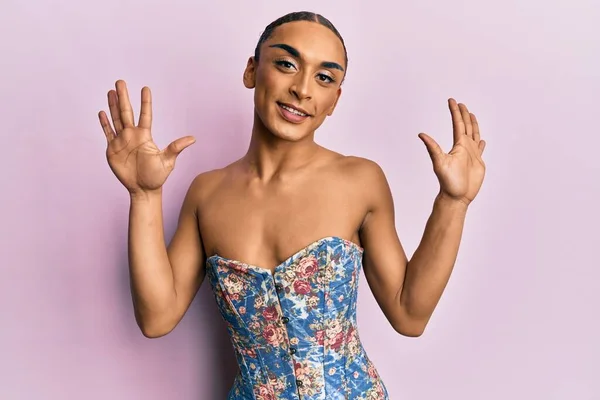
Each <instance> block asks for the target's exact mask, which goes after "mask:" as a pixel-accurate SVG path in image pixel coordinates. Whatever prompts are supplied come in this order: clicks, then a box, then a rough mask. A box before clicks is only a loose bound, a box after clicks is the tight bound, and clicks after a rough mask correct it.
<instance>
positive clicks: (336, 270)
mask: <svg viewBox="0 0 600 400" xmlns="http://www.w3.org/2000/svg"><path fill="white" fill-rule="evenodd" d="M362 254H363V249H362V248H360V247H359V246H358V245H356V244H355V243H353V242H350V241H347V240H344V239H342V238H339V237H326V238H323V239H320V240H317V241H315V242H313V243H311V244H309V245H308V246H307V247H305V248H304V249H302V250H300V251H298V252H297V253H296V254H294V255H292V256H291V257H290V258H288V259H287V260H285V261H284V262H283V263H281V264H280V265H278V266H277V267H275V272H274V273H271V271H270V270H267V269H264V268H260V267H257V266H253V265H249V264H245V263H242V262H240V261H236V260H230V259H226V258H223V257H221V256H219V255H213V256H211V257H209V258H208V259H207V261H206V263H207V268H206V274H207V277H208V279H209V280H210V284H211V287H212V290H213V293H214V295H215V299H216V301H217V305H218V307H219V310H220V312H221V315H222V316H223V318H224V320H225V322H226V323H227V329H228V331H229V334H230V336H231V342H232V344H233V347H234V350H235V354H236V358H237V361H238V365H239V373H238V374H237V376H236V378H235V380H234V383H233V387H232V388H231V390H230V392H229V396H228V400H246V399H257V400H274V399H286V400H287V399H290V400H313V399H323V400H325V399H326V400H334V399H352V400H361V399H364V400H367V399H368V400H380V399H388V393H387V390H386V388H385V386H384V384H383V382H382V381H381V379H380V377H379V374H378V373H377V370H376V369H375V367H374V366H373V364H372V363H371V361H370V360H369V358H368V357H367V354H366V352H365V350H364V349H363V347H362V344H361V342H360V339H359V336H358V332H357V325H356V299H357V289H358V277H359V272H360V269H361V266H362Z"/></svg>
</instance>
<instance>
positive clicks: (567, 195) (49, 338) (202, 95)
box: [0, 0, 600, 400]
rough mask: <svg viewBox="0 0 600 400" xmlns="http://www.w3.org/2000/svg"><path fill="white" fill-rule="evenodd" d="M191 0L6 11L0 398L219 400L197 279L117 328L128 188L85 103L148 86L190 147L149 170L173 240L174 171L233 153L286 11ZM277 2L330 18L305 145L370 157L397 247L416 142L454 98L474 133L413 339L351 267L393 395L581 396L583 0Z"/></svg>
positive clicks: (446, 128) (595, 350)
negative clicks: (445, 243) (332, 100)
mask: <svg viewBox="0 0 600 400" xmlns="http://www.w3.org/2000/svg"><path fill="white" fill-rule="evenodd" d="M207 3H208V2H198V1H183V0H178V1H173V2H170V3H167V2H164V1H163V2H159V1H142V0H106V1H103V2H90V1H86V2H79V1H75V0H63V1H29V2H26V1H17V0H4V1H3V2H2V10H1V11H0V33H1V35H0V50H1V52H0V54H1V55H0V73H1V77H0V94H1V95H0V115H1V119H0V121H1V125H0V132H1V133H2V145H3V148H4V151H3V152H2V158H1V160H2V161H1V162H2V174H1V175H0V191H1V194H2V195H1V197H0V202H1V204H0V205H1V207H0V213H1V214H0V221H1V223H2V229H1V231H0V232H1V235H2V237H1V238H0V239H1V240H0V254H1V258H0V260H1V273H2V275H1V279H0V315H1V318H2V319H1V324H2V325H1V328H0V399H3V400H4V399H6V400H20V399H27V400H45V399H49V400H54V399H56V400H65V399H77V400H79V399H86V400H100V399H103V400H104V399H111V400H121V399H123V400H132V399H146V400H154V399H156V400H158V399H182V400H186V399H190V400H192V399H207V400H212V399H215V400H218V399H223V398H224V397H225V394H226V392H227V390H228V389H229V386H230V384H231V382H232V378H233V374H234V373H235V369H236V366H235V364H234V358H233V352H232V350H231V347H230V343H229V339H228V337H227V336H226V331H225V328H224V324H223V323H222V321H221V319H220V316H219V315H218V313H217V309H216V306H215V303H214V299H213V298H212V295H211V293H210V291H209V286H208V284H206V282H205V285H203V287H202V289H201V290H200V293H199V294H198V296H197V297H196V300H195V301H194V304H193V306H192V308H191V309H190V311H189V312H188V313H187V315H186V316H185V318H184V320H183V321H182V322H181V324H180V325H179V326H178V327H177V328H176V330H175V331H174V332H172V333H171V334H170V335H168V336H166V337H164V338H162V339H158V340H149V339H146V338H144V337H143V336H142V335H141V333H140V332H139V330H138V328H137V327H136V324H135V321H134V317H133V312H132V306H131V300H130V294H129V286H128V278H127V263H126V233H127V213H128V197H127V193H126V191H125V190H124V189H123V188H122V187H121V186H120V184H119V183H118V181H117V180H116V178H115V177H114V176H113V175H112V173H111V172H110V170H109V168H108V165H107V163H106V159H105V154H104V151H105V139H104V136H103V134H102V131H101V129H100V126H99V124H98V121H97V117H96V114H97V111H98V110H100V109H105V108H106V91H108V90H109V89H110V88H111V87H113V84H114V82H115V80H117V79H125V80H126V81H127V82H128V84H129V86H130V88H131V92H132V97H133V100H134V106H135V108H136V113H137V112H138V111H139V108H138V106H139V90H140V89H141V87H142V86H143V85H148V86H150V87H151V88H152V90H153V94H154V104H155V126H154V135H155V139H156V141H157V143H158V144H159V146H161V147H162V146H164V145H166V144H167V143H168V142H169V141H171V140H172V139H174V138H176V137H179V136H183V135H187V134H193V135H196V137H197V138H198V142H197V143H196V144H195V145H194V146H193V147H191V148H190V149H188V150H186V152H185V153H183V154H182V156H181V157H180V159H179V161H178V164H177V167H176V169H175V172H174V173H173V175H172V176H171V178H170V179H169V181H168V183H167V185H166V190H165V209H164V213H165V220H166V227H165V228H166V232H167V236H168V238H170V237H171V235H172V234H173V230H174V228H175V222H176V217H177V213H178V211H179V207H180V204H181V201H182V198H183V194H184V192H185V190H186V189H187V186H188V184H189V182H190V181H191V179H192V178H193V177H194V176H195V175H196V174H197V173H199V172H201V171H205V170H207V169H211V168H215V167H218V166H222V165H224V164H226V163H228V162H230V161H233V160H234V159H236V158H238V157H239V156H241V155H242V154H243V152H244V151H245V149H246V146H247V145H248V139H249V132H250V127H251V120H252V92H251V91H248V90H246V89H244V88H243V86H242V81H241V77H242V71H243V68H244V66H245V63H246V60H247V57H248V56H250V55H251V54H252V51H253V49H254V46H255V43H256V41H257V40H258V37H259V35H260V33H261V31H262V30H263V28H264V27H265V26H266V25H267V24H268V23H269V22H270V21H272V20H273V19H275V18H277V17H279V16H280V15H283V14H285V13H287V12H289V11H293V10H296V9H297V7H300V6H298V5H296V6H289V4H288V3H285V2H278V1H277V2H276V1H252V2H246V1H236V2H233V1H229V2H223V3H222V4H218V3H217V2H210V3H209V4H207ZM417 3H418V4H417ZM167 4H169V5H167ZM295 4H302V6H301V8H303V9H308V10H313V11H318V12H321V13H323V14H324V15H325V16H327V17H328V18H330V19H331V20H332V21H333V22H334V24H336V26H337V27H338V29H339V30H340V31H341V33H342V35H343V36H344V38H345V40H346V42H347V46H348V51H349V57H350V65H349V75H348V78H347V82H346V84H345V88H344V89H345V92H344V95H343V96H342V99H341V102H340V104H339V107H338V110H337V112H336V114H335V115H334V116H333V117H332V118H331V119H329V120H328V121H327V122H326V123H325V125H324V126H323V127H322V129H321V130H320V131H319V132H318V134H317V140H318V141H319V142H320V143H321V144H323V145H325V146H327V147H331V148H333V149H335V150H337V151H340V152H343V153H347V154H355V155H360V156H364V157H368V158H371V159H373V160H375V161H377V162H379V163H380V164H381V165H382V167H383V168H384V170H385V171H386V173H387V176H388V179H389V181H390V185H391V187H392V190H393V194H394V198H395V203H396V208H397V226H398V231H399V233H400V235H401V239H402V241H403V244H404V246H405V248H406V250H407V252H408V253H409V254H412V252H413V251H414V249H415V247H416V246H417V244H418V242H419V240H420V237H421V234H422V230H423V227H424V224H425V221H426V218H427V217H428V215H429V212H430V210H431V205H432V201H433V197H434V195H435V192H436V189H437V186H436V185H437V182H436V180H435V176H434V174H433V172H432V170H431V165H430V160H429V158H428V155H427V153H426V151H425V148H424V146H423V144H422V143H421V142H420V140H419V139H418V138H417V134H418V133H419V132H421V131H425V132H428V133H430V134H431V135H432V136H434V137H435V138H437V139H438V140H439V142H440V143H441V144H442V145H443V146H444V147H445V148H446V149H448V148H449V146H450V144H451V124H450V117H449V113H448V111H447V108H446V99H447V98H448V97H450V96H453V97H455V98H456V99H457V100H459V101H462V102H465V103H466V104H467V105H468V106H469V107H470V108H471V110H472V111H473V112H475V113H476V114H477V115H478V117H479V120H480V123H481V126H482V130H483V136H484V138H485V139H487V140H488V149H487V150H486V156H485V159H486V161H487V163H488V175H487V179H486V181H485V183H484V187H483V190H482V192H481V194H480V196H479V198H478V199H477V200H476V202H475V203H474V204H473V206H472V208H471V210H470V212H469V215H468V219H467V223H466V229H465V234H464V240H463V243H462V248H461V252H460V254H459V257H458V263H457V266H456V269H455V272H454V274H453V276H452V279H451V281H450V283H449V285H448V288H447V291H446V293H445V295H444V296H443V298H442V300H441V302H440V304H439V307H438V309H437V310H436V312H435V314H434V317H433V319H432V321H431V323H430V325H429V327H428V328H427V330H426V332H425V334H424V336H422V337H421V338H419V339H410V338H405V337H402V336H399V335H398V334H396V333H395V332H394V331H393V329H392V328H391V326H389V325H388V323H387V322H386V321H385V318H384V316H383V314H382V313H381V311H380V310H379V308H378V307H377V305H376V303H375V301H374V300H373V297H372V294H371V292H370V290H369V289H368V286H367V285H366V281H365V280H364V276H363V277H362V278H361V279H362V280H361V288H362V289H361V291H360V296H359V311H358V318H359V328H360V332H361V337H362V340H363V342H364V345H365V347H366V349H367V352H368V354H369V356H370V357H371V358H372V359H373V361H374V362H375V364H376V366H377V367H378V369H379V371H380V373H381V375H382V377H383V379H384V381H385V382H386V384H387V387H388V389H389V392H390V395H391V398H392V399H393V400H396V399H399V400H400V399H410V400H434V399H436V400H437V399H461V400H465V399H469V400H471V399H472V400H481V399H485V400H506V399H519V400H520V399H527V400H532V399H536V400H538V399H539V400H553V399H561V400H590V399H600V365H599V361H598V360H599V359H600V345H599V341H600V323H599V322H598V321H599V318H600V310H599V306H600V301H599V300H598V289H599V286H600V285H599V281H600V272H598V270H599V269H600V261H598V259H599V255H598V248H599V246H600V234H599V233H598V227H599V224H600V216H599V207H598V205H599V204H600V178H599V175H600V167H599V161H598V154H599V153H598V149H599V146H600V139H598V135H599V133H600V129H599V123H598V104H599V101H598V97H599V94H600V44H599V43H600V30H599V29H598V27H597V23H598V21H600V5H598V2H597V1H596V0H570V1H568V2H567V1H566V0H564V1H554V2H543V1H539V0H538V1H534V0H527V1H523V0H519V1H517V0H509V1H502V2H499V1H495V2H491V1H486V2H482V1H476V0H460V1H453V2H443V1H431V0H429V1H423V0H421V1H419V2H408V1H406V2H395V1H368V2H365V1H358V0H356V1H344V2H336V3H334V2H322V1H319V2H317V1H304V2H302V3H295ZM594 24H596V27H594Z"/></svg>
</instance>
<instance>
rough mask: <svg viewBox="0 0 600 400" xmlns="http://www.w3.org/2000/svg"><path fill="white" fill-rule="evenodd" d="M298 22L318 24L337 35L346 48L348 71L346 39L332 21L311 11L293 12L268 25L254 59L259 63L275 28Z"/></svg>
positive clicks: (255, 50) (259, 41) (345, 56)
mask: <svg viewBox="0 0 600 400" xmlns="http://www.w3.org/2000/svg"><path fill="white" fill-rule="evenodd" d="M296 21H309V22H316V23H318V24H321V25H323V26H325V27H327V28H329V29H330V30H331V31H332V32H333V33H335V35H336V36H337V37H338V38H339V39H340V41H341V42H342V46H344V61H345V62H346V69H348V52H347V51H346V44H345V43H344V39H343V38H342V35H340V33H339V32H338V30H337V29H335V26H333V24H332V23H331V21H329V20H328V19H327V18H325V17H324V16H322V15H320V14H315V13H313V12H310V11H297V12H291V13H289V14H286V15H284V16H283V17H279V18H277V19H276V20H275V21H273V22H271V23H270V24H269V25H267V27H266V28H265V30H264V32H263V33H262V35H260V39H259V40H258V44H257V45H256V48H255V49H254V59H255V60H256V61H257V62H258V60H259V58H260V47H261V46H262V44H263V43H264V42H266V41H267V40H269V39H270V38H271V36H272V35H273V32H274V31H275V28H277V27H278V26H281V25H283V24H287V23H288V22H296Z"/></svg>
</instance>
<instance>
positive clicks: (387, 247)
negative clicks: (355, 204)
mask: <svg viewBox="0 0 600 400" xmlns="http://www.w3.org/2000/svg"><path fill="white" fill-rule="evenodd" d="M448 105H449V108H450V111H451V114H452V123H453V127H454V129H453V135H454V146H453V147H452V149H451V150H450V152H448V153H447V154H446V153H444V152H443V151H442V149H441V148H440V146H439V145H438V144H437V143H436V142H435V140H433V139H432V138H431V137H429V136H428V135H426V134H423V133H421V134H420V135H419V137H420V138H421V140H423V142H424V143H425V145H426V147H427V150H428V152H429V155H430V156H431V159H432V162H433V169H434V172H435V173H436V175H437V177H438V180H439V182H440V193H439V194H438V196H437V197H436V199H435V202H434V205H433V211H432V213H431V216H430V217H429V219H428V221H427V224H426V226H425V232H424V234H423V238H422V240H421V242H420V244H419V246H418V248H417V250H416V251H415V253H414V255H413V257H412V258H411V259H410V261H407V258H406V255H405V254H404V250H403V249H402V246H401V245H400V241H399V239H398V235H397V234H396V229H395V225H394V224H395V221H394V205H393V201H392V196H391V193H390V189H389V186H388V183H387V181H386V179H385V176H384V174H383V172H382V171H381V169H380V168H379V167H378V166H377V165H376V164H374V163H368V165H366V166H365V168H364V171H365V172H364V176H363V177H362V179H361V181H362V182H363V185H366V186H367V187H368V190H367V193H368V196H369V197H368V198H367V200H366V201H367V204H368V205H369V206H368V207H367V208H368V213H367V216H366V217H365V220H364V221H363V225H362V228H361V241H362V242H363V247H364V248H365V275H366V277H367V280H368V281H369V284H370V286H371V287H372V290H373V293H374V296H375V298H376V299H377V301H378V303H379V305H380V306H381V308H382V310H383V312H384V314H385V315H386V317H387V318H388V320H389V321H390V323H391V324H392V326H393V327H394V329H396V331H398V332H399V333H401V334H404V335H406V336H419V335H421V334H422V333H423V331H424V330H425V327H426V325H427V323H428V322H429V319H430V318H431V315H432V314H433V311H434V309H435V307H436V306H437V304H438V302H439V300H440V298H441V296H442V293H443V291H444V289H445V287H446V284H447V283H448V280H449V278H450V274H451V273H452V269H453V268H454V263H455V261H456V256H457V253H458V248H459V245H460V240H461V237H462V231H463V226H464V222H465V216H466V213H467V208H468V205H469V204H470V203H471V202H472V201H473V200H474V198H475V196H476V195H477V193H478V192H479V189H480V188H481V184H482V182H483V178H484V174H485V164H484V162H483V160H482V158H481V155H482V153H483V150H484V148H485V141H484V140H481V138H480V133H479V125H478V123H477V120H476V118H475V116H474V115H473V114H471V113H469V111H468V110H467V108H466V106H465V105H464V104H457V103H456V101H455V100H454V99H449V100H448Z"/></svg>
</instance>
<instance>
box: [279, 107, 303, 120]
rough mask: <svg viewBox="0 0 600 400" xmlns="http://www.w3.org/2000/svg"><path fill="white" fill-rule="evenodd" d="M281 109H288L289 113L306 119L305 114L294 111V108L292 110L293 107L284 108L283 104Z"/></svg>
mask: <svg viewBox="0 0 600 400" xmlns="http://www.w3.org/2000/svg"><path fill="white" fill-rule="evenodd" d="M281 107H282V108H284V109H286V110H288V111H289V112H291V113H292V114H296V115H299V116H301V117H306V114H304V113H301V112H300V111H298V110H294V109H293V108H291V107H288V106H284V105H283V104H282V105H281Z"/></svg>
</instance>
